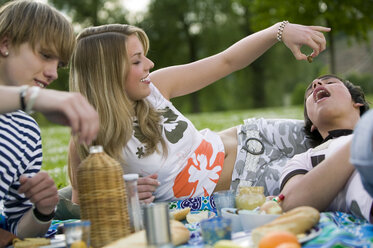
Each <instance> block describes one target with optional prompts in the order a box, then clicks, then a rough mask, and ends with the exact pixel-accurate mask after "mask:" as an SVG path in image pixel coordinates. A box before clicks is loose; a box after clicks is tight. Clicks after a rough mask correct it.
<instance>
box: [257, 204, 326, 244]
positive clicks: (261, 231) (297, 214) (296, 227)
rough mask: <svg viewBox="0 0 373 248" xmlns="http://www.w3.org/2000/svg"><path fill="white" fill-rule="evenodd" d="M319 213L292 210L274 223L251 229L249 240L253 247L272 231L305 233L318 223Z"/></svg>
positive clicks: (298, 208) (305, 207)
mask: <svg viewBox="0 0 373 248" xmlns="http://www.w3.org/2000/svg"><path fill="white" fill-rule="evenodd" d="M319 219H320V213H319V211H318V210H317V209H315V208H313V207H308V206H303V207H297V208H294V209H292V210H290V211H288V212H286V213H284V214H283V215H281V216H280V217H278V218H277V219H275V220H274V221H272V222H270V223H268V224H265V225H263V226H260V227H257V228H255V229H253V231H252V232H251V238H252V241H253V243H254V244H255V245H257V244H258V243H259V241H260V240H261V239H262V237H263V236H264V235H266V234H267V233H269V232H270V231H274V230H284V231H289V232H291V233H293V234H295V235H297V234H301V233H305V232H306V231H308V230H309V229H311V228H312V227H313V226H314V225H316V224H317V223H318V222H319Z"/></svg>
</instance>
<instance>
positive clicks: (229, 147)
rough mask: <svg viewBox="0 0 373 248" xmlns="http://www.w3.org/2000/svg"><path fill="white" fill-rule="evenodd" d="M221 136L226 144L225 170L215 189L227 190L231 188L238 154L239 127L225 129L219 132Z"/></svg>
mask: <svg viewBox="0 0 373 248" xmlns="http://www.w3.org/2000/svg"><path fill="white" fill-rule="evenodd" d="M219 136H220V137H221V139H222V141H223V144H224V149H225V158H224V165H223V171H222V173H221V175H220V178H219V181H218V183H217V184H216V187H215V190H214V191H221V190H227V189H229V188H230V185H231V181H232V172H233V169H234V164H235V162H236V155H237V128H236V127H232V128H229V129H227V130H224V131H222V132H220V133H219Z"/></svg>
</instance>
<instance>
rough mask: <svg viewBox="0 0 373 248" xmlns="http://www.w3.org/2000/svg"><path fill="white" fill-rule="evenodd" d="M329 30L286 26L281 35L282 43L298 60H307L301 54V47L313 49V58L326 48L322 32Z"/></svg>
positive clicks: (289, 24)
mask: <svg viewBox="0 0 373 248" xmlns="http://www.w3.org/2000/svg"><path fill="white" fill-rule="evenodd" d="M330 30H331V29H330V28H326V27H322V26H304V25H299V24H293V23H288V24H286V26H285V28H284V31H283V33H282V41H283V42H284V44H285V45H286V46H287V47H288V48H289V49H290V50H291V51H292V53H293V54H294V57H295V58H296V59H298V60H307V55H306V54H304V53H302V52H301V50H300V49H301V47H302V46H303V45H306V46H309V47H310V48H312V49H313V52H312V54H311V56H312V57H313V58H314V57H316V56H317V55H319V53H320V52H322V51H324V50H325V48H326V40H325V37H324V34H323V33H322V32H329V31H330Z"/></svg>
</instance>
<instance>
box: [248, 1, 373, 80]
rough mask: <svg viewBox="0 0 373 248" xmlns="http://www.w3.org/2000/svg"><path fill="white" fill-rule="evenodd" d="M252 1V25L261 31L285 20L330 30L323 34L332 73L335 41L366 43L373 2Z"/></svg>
mask: <svg viewBox="0 0 373 248" xmlns="http://www.w3.org/2000/svg"><path fill="white" fill-rule="evenodd" d="M278 3H279V2H278V1H275V0H254V1H253V4H252V6H251V7H252V11H253V12H255V13H256V15H255V16H254V19H253V21H254V22H255V23H258V24H259V25H258V28H259V29H261V28H262V27H264V26H267V25H268V24H269V23H273V22H276V21H282V20H289V21H290V22H295V23H302V24H308V25H325V26H328V27H331V28H332V31H331V32H329V33H328V34H327V37H328V41H329V45H328V47H329V51H330V68H331V72H332V73H335V68H336V61H335V44H334V42H335V37H336V34H338V33H344V34H346V35H347V36H348V37H353V38H355V39H356V40H358V41H368V37H369V36H368V31H369V30H370V29H372V27H373V14H372V11H371V10H372V9H373V1H371V0H355V1H345V0H304V1H297V0H287V1H281V4H278Z"/></svg>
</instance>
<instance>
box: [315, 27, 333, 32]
mask: <svg viewBox="0 0 373 248" xmlns="http://www.w3.org/2000/svg"><path fill="white" fill-rule="evenodd" d="M310 28H311V29H313V30H315V31H320V32H330V30H332V29H331V28H327V27H323V26H310Z"/></svg>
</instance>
